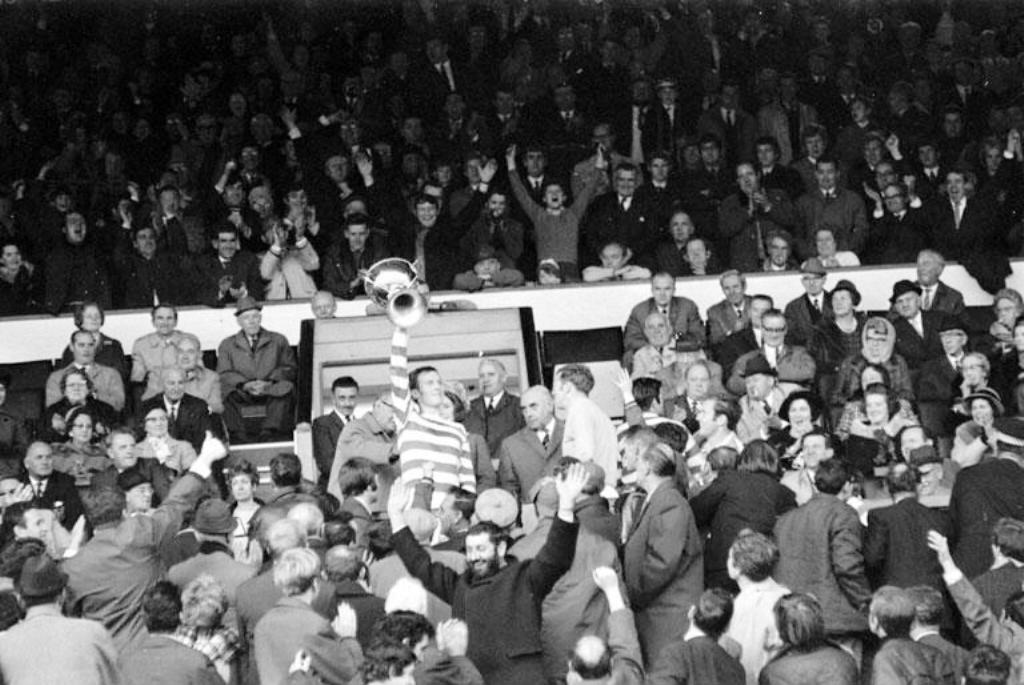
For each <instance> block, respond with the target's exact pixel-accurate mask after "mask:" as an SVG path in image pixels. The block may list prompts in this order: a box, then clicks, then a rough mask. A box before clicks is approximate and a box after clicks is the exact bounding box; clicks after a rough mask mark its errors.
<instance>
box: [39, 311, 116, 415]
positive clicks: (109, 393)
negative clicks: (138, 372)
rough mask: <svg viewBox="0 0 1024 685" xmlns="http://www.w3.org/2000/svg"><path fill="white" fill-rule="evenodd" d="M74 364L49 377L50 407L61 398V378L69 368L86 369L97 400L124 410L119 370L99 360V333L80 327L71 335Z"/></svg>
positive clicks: (47, 381)
mask: <svg viewBox="0 0 1024 685" xmlns="http://www.w3.org/2000/svg"><path fill="white" fill-rule="evenodd" d="M71 353H72V360H71V363H70V364H68V365H67V366H66V367H64V368H61V369H57V370H56V371H54V372H53V373H51V374H50V375H49V376H48V377H47V379H46V404H47V405H48V406H49V405H51V404H54V403H56V402H57V401H59V400H60V397H61V394H62V392H61V388H60V385H61V379H63V378H64V377H65V376H66V375H67V373H68V372H69V371H72V370H78V371H84V372H85V373H86V374H87V375H88V376H89V379H90V380H91V381H92V385H93V388H92V393H93V395H95V397H96V399H98V400H100V401H101V402H106V403H107V404H109V405H110V406H111V407H113V408H114V410H115V411H117V412H120V411H122V410H123V409H124V405H125V393H124V381H122V380H121V376H119V375H118V373H117V371H115V370H114V369H112V368H110V367H109V366H104V365H103V364H97V363H96V336H95V335H94V334H93V333H90V332H88V331H82V330H78V331H75V332H74V333H72V334H71Z"/></svg>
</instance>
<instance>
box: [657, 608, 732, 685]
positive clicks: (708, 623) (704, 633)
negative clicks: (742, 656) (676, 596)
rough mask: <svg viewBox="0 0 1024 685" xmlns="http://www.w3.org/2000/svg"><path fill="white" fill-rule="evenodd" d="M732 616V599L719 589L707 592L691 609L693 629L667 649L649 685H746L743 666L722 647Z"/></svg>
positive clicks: (691, 626)
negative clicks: (723, 637)
mask: <svg viewBox="0 0 1024 685" xmlns="http://www.w3.org/2000/svg"><path fill="white" fill-rule="evenodd" d="M732 616H733V602H732V596H731V595H730V594H729V593H728V592H726V591H725V590H722V589H720V588H713V589H710V590H705V591H704V594H702V595H701V596H700V599H699V600H698V601H697V603H696V604H694V605H693V606H692V607H690V611H689V614H688V618H689V619H690V628H689V630H687V631H686V635H685V636H683V640H682V642H675V643H671V644H669V645H668V646H666V648H665V651H663V652H662V653H661V656H660V657H659V659H658V661H656V662H654V664H653V665H652V666H651V669H650V672H649V673H648V674H647V680H646V682H647V683H652V684H653V683H657V684H658V685H670V684H671V683H691V682H693V683H696V682H708V683H721V684H722V685H743V683H746V677H745V676H744V673H743V666H742V665H741V664H740V662H739V661H738V660H737V659H736V657H734V656H733V655H732V654H730V653H729V652H727V651H725V650H724V649H723V648H722V647H721V645H720V644H719V639H720V638H721V637H722V635H724V634H725V632H726V630H728V628H729V622H730V621H731V620H732Z"/></svg>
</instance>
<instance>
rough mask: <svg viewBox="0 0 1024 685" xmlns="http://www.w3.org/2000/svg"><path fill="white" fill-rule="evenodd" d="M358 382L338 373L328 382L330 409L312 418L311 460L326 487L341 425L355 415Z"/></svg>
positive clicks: (342, 426)
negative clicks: (329, 383)
mask: <svg viewBox="0 0 1024 685" xmlns="http://www.w3.org/2000/svg"><path fill="white" fill-rule="evenodd" d="M358 398H359V384H358V383H357V382H356V379H354V378H352V377H351V376H340V377H338V378H335V379H334V381H332V382H331V399H332V404H333V406H332V407H331V411H329V412H327V413H326V414H324V415H323V416H318V417H316V418H315V419H313V461H315V462H316V468H317V470H318V471H319V472H320V478H319V483H320V485H321V486H324V487H326V485H327V477H328V476H329V475H330V473H331V466H332V465H333V464H334V455H335V453H336V452H337V450H338V439H339V438H340V437H341V433H342V431H343V430H344V428H345V426H346V425H348V424H349V423H350V422H351V421H352V420H353V419H355V418H356V416H355V411H356V401H357V400H358Z"/></svg>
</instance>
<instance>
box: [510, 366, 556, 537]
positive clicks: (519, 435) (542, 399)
mask: <svg viewBox="0 0 1024 685" xmlns="http://www.w3.org/2000/svg"><path fill="white" fill-rule="evenodd" d="M519 404H520V408H521V415H522V417H523V419H524V421H525V423H526V425H525V426H523V427H522V428H520V429H519V430H517V431H516V432H515V433H512V434H511V435H509V436H508V437H506V438H505V439H504V440H502V441H501V446H500V448H499V451H498V485H499V486H500V487H502V488H504V489H505V490H508V491H509V492H511V493H512V494H513V495H514V496H515V497H516V499H517V500H518V501H519V507H520V510H521V512H522V517H523V525H524V527H526V528H528V529H529V528H531V527H532V526H533V524H534V523H535V522H536V518H537V516H536V511H535V510H534V506H533V502H531V501H530V493H531V492H533V489H534V485H535V484H536V483H537V481H539V480H540V479H541V478H544V477H546V476H552V475H554V472H555V467H557V466H558V463H559V461H560V460H561V458H562V436H563V433H564V430H565V424H564V423H563V422H562V421H561V420H559V419H557V418H555V402H554V399H553V398H552V397H551V392H550V391H549V390H548V389H547V388H545V387H544V386H542V385H535V386H533V387H531V388H527V389H526V392H524V393H523V396H522V397H521V398H520V399H519Z"/></svg>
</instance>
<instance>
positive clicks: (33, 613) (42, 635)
mask: <svg viewBox="0 0 1024 685" xmlns="http://www.w3.org/2000/svg"><path fill="white" fill-rule="evenodd" d="M67 583H68V576H67V574H65V573H63V572H62V571H61V570H60V569H59V568H57V564H56V563H55V562H54V561H53V560H52V559H50V557H48V556H46V555H45V554H41V555H39V556H33V557H29V558H28V559H27V560H26V561H25V565H24V566H23V567H22V570H21V575H20V576H19V577H18V580H17V583H16V590H17V592H18V595H19V596H20V597H21V600H22V603H23V604H24V605H25V608H26V616H25V620H23V621H22V622H21V623H19V624H17V625H15V626H13V627H12V628H10V629H9V630H7V631H4V632H3V633H0V678H2V679H3V682H5V683H12V684H13V685H21V684H22V683H24V684H26V685H27V684H29V683H89V684H90V685H106V684H107V683H111V684H113V683H120V682H121V674H120V667H119V665H118V656H117V650H116V649H115V648H114V643H113V641H112V640H111V639H110V634H109V633H108V632H107V631H106V630H105V629H104V628H103V626H102V625H101V624H100V623H97V622H96V621H90V620H87V619H82V618H65V617H64V616H63V615H61V606H62V604H63V600H64V588H65V586H67ZM43 645H46V648H45V649H46V651H45V655H43V654H41V653H40V648H41V647H42V646H43Z"/></svg>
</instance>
